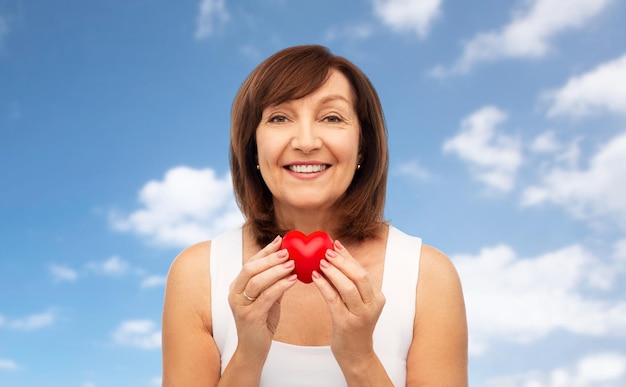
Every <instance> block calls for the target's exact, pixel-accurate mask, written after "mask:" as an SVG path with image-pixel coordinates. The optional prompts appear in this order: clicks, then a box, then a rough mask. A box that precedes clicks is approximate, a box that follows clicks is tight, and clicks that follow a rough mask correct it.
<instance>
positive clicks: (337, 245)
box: [335, 241, 344, 250]
mask: <svg viewBox="0 0 626 387" xmlns="http://www.w3.org/2000/svg"><path fill="white" fill-rule="evenodd" d="M335 247H336V248H337V250H343V249H344V247H343V245H342V244H341V242H339V241H335Z"/></svg>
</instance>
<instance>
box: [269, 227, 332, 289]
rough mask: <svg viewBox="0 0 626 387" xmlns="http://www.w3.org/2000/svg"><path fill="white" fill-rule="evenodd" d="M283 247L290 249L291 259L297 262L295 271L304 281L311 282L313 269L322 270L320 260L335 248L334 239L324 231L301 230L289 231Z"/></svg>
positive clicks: (284, 238)
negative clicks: (304, 232)
mask: <svg viewBox="0 0 626 387" xmlns="http://www.w3.org/2000/svg"><path fill="white" fill-rule="evenodd" d="M281 248H282V249H287V251H289V259H291V260H293V261H294V262H295V264H296V265H295V267H294V269H293V271H294V272H295V273H296V274H297V275H298V279H299V280H300V281H302V282H304V283H307V284H308V283H311V282H313V279H312V278H311V274H312V273H313V270H317V271H318V272H319V271H320V261H321V260H322V258H324V255H326V250H327V249H332V248H333V240H332V239H331V238H330V236H329V235H328V234H326V233H325V232H324V231H315V232H314V233H312V234H310V235H304V234H303V233H302V232H300V231H295V230H294V231H289V232H288V233H287V234H285V236H284V237H283V243H282V245H281Z"/></svg>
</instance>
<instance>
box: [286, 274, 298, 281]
mask: <svg viewBox="0 0 626 387" xmlns="http://www.w3.org/2000/svg"><path fill="white" fill-rule="evenodd" d="M297 279H298V275H297V274H292V275H290V276H289V277H287V281H289V282H294V281H295V280H297Z"/></svg>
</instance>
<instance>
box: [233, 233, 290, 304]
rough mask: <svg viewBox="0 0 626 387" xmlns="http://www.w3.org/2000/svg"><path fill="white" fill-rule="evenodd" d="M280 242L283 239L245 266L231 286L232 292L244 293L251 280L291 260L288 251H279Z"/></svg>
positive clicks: (273, 243) (258, 254)
mask: <svg viewBox="0 0 626 387" xmlns="http://www.w3.org/2000/svg"><path fill="white" fill-rule="evenodd" d="M280 242H281V238H280V237H276V239H274V241H272V242H271V243H270V244H268V245H267V246H265V247H264V248H263V249H262V250H261V251H259V252H258V253H256V254H255V255H254V256H252V258H250V260H249V261H248V262H247V263H246V264H245V265H243V267H242V269H241V272H240V273H239V275H238V276H237V277H236V278H235V280H234V281H233V282H232V284H231V292H236V293H242V292H243V289H244V288H245V286H246V284H247V283H248V281H249V280H250V278H252V277H253V276H255V275H257V274H258V273H260V272H262V271H264V270H267V269H269V268H270V267H272V266H275V265H278V264H280V263H282V262H284V261H286V260H287V259H288V258H289V253H288V252H287V250H286V249H283V250H279V248H280Z"/></svg>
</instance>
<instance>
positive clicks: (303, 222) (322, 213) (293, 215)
mask: <svg viewBox="0 0 626 387" xmlns="http://www.w3.org/2000/svg"><path fill="white" fill-rule="evenodd" d="M274 211H275V215H276V221H277V224H278V225H279V226H280V227H281V228H284V229H286V230H299V231H302V232H303V233H304V234H310V233H312V232H314V231H317V230H321V231H325V232H327V233H329V234H331V235H332V234H333V233H334V230H335V228H336V227H337V218H336V217H334V216H333V214H332V210H330V209H321V208H313V209H302V208H284V207H279V208H275V209H274Z"/></svg>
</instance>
